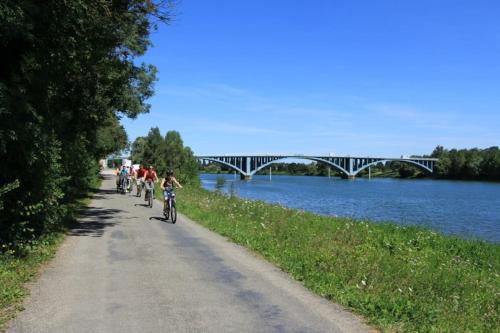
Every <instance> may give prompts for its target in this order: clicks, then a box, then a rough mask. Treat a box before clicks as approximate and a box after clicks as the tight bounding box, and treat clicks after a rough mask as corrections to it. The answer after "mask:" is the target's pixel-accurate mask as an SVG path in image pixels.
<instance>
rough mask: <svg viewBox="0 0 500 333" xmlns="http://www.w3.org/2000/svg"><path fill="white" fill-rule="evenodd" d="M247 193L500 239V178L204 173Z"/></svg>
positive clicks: (209, 184) (209, 182) (206, 179)
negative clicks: (497, 180) (242, 176)
mask: <svg viewBox="0 0 500 333" xmlns="http://www.w3.org/2000/svg"><path fill="white" fill-rule="evenodd" d="M217 177H222V178H224V179H225V183H224V186H223V188H222V190H223V191H225V192H226V193H229V192H231V191H232V192H234V193H235V194H236V195H238V196H239V197H241V198H247V199H257V200H263V201H266V202H269V203H278V204H281V205H284V206H287V207H291V208H299V209H304V210H308V211H311V212H315V213H319V214H323V215H331V216H348V217H353V218H357V219H370V220H373V221H375V222H377V221H389V222H395V223H399V224H416V225H424V226H427V227H430V228H432V229H434V230H438V231H441V232H444V233H447V234H454V235H458V236H461V237H465V238H478V239H483V240H487V241H490V242H495V243H498V242H500V183H488V182H470V181H447V180H432V179H394V178H373V179H371V180H369V179H365V178H357V179H356V180H353V181H352V180H345V179H340V178H334V177H332V178H327V177H309V176H272V180H269V176H254V178H253V179H252V180H251V181H244V180H239V177H238V178H235V176H234V175H232V174H224V175H216V174H201V176H200V178H201V181H202V184H203V187H204V188H206V189H209V190H215V189H216V184H217V181H216V180H217Z"/></svg>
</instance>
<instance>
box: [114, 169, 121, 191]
mask: <svg viewBox="0 0 500 333" xmlns="http://www.w3.org/2000/svg"><path fill="white" fill-rule="evenodd" d="M121 169H122V168H121V167H120V166H119V165H117V166H116V169H115V176H116V189H118V188H119V187H120V185H121V183H120V171H121Z"/></svg>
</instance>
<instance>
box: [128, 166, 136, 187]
mask: <svg viewBox="0 0 500 333" xmlns="http://www.w3.org/2000/svg"><path fill="white" fill-rule="evenodd" d="M127 169H128V174H127V185H128V187H127V190H128V192H130V193H132V191H133V189H134V178H135V169H134V166H133V165H131V166H129V167H128V168H127Z"/></svg>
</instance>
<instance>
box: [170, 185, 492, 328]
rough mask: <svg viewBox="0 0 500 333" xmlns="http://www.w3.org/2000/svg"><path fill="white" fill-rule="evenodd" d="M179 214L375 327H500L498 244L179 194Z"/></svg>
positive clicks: (205, 194) (193, 191)
mask: <svg viewBox="0 0 500 333" xmlns="http://www.w3.org/2000/svg"><path fill="white" fill-rule="evenodd" d="M178 207H179V211H180V212H182V213H183V214H186V215H187V216H189V217H190V218H192V219H194V220H196V221H198V222H199V223H200V224H202V225H204V226H206V227H207V228H209V229H211V230H213V231H216V232H218V233H220V234H222V235H224V236H226V237H228V238H229V239H231V240H232V241H234V242H236V243H238V244H241V245H244V246H246V247H248V248H249V249H251V250H253V251H255V252H256V253H259V254H260V255H262V256H264V257H265V258H266V259H267V260H269V261H270V262H272V263H274V264H276V265H277V266H279V267H280V268H282V269H283V270H284V271H286V272H288V273H290V274H291V275H292V276H293V277H294V278H295V279H297V280H299V281H302V282H303V283H304V285H305V286H306V287H308V288H309V289H311V290H312V291H314V292H315V293H317V294H319V295H321V296H323V297H325V298H327V299H330V300H332V301H334V302H337V303H339V304H342V305H344V306H346V307H348V308H350V309H352V310H353V311H355V312H357V313H359V314H362V315H364V316H365V317H366V318H367V319H368V320H369V322H370V323H371V324H373V325H376V326H377V327H379V328H381V329H382V330H394V331H401V332H410V331H411V332H413V331H441V332H442V331H446V332H454V331H474V332H489V331H494V330H496V329H498V328H499V327H500V315H499V312H498V302H497V300H498V297H499V295H500V279H499V274H500V246H499V245H496V244H489V243H485V242H481V241H475V240H464V239H460V238H455V237H450V236H444V235H441V234H439V233H436V232H434V231H431V230H428V229H424V228H419V227H414V226H398V225H395V224H380V223H377V224H375V223H371V222H369V221H362V220H354V219H349V218H335V217H327V216H321V215H317V214H313V213H307V212H304V211H301V210H296V209H288V208H284V207H282V206H279V205H270V204H266V203H264V202H262V201H250V200H244V199H239V198H237V197H234V196H233V197H230V196H227V195H223V194H220V193H215V192H209V191H207V190H203V189H197V188H187V189H183V190H179V191H178Z"/></svg>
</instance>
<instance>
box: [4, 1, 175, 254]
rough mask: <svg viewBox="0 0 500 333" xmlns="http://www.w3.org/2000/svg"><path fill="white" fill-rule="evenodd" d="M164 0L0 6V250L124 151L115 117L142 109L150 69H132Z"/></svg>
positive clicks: (43, 226) (54, 219)
mask: <svg viewBox="0 0 500 333" xmlns="http://www.w3.org/2000/svg"><path fill="white" fill-rule="evenodd" d="M164 4H165V2H158V3H156V2H153V1H146V0H142V1H141V0H125V1H118V2H116V1H114V2H102V1H101V2H99V1H98V2H93V3H89V2H88V1H84V0H68V1H59V0H48V1H43V2H40V1H34V0H28V1H10V0H7V1H2V2H0V21H1V22H2V24H1V25H0V51H1V52H0V53H1V54H2V62H0V160H1V161H2V163H0V188H1V189H4V188H6V186H8V184H13V183H14V182H16V181H17V182H19V183H18V185H19V186H18V187H16V188H9V191H2V195H1V198H0V200H1V202H2V206H3V208H2V213H1V214H0V244H2V245H7V246H8V247H9V248H20V247H22V246H23V244H26V243H27V242H30V241H33V240H34V239H35V238H36V237H38V236H39V235H40V234H42V233H44V232H46V231H48V230H51V229H52V228H54V227H57V225H58V224H59V223H60V221H61V219H62V217H63V216H64V214H65V206H64V205H65V204H67V203H69V202H72V201H73V200H74V199H75V198H76V197H78V196H79V195H80V194H82V193H84V192H85V191H86V189H87V188H88V187H89V185H90V184H91V183H92V182H93V181H94V180H95V178H96V176H97V160H98V159H99V158H101V157H103V156H105V155H106V154H109V153H112V152H115V151H117V150H120V149H122V148H123V147H124V146H125V145H126V141H127V138H126V134H125V132H124V130H123V128H122V127H121V126H120V125H119V122H118V120H119V118H120V117H123V116H126V117H132V118H134V117H136V116H137V115H138V114H140V113H143V112H147V111H148V110H149V105H148V104H147V103H146V102H145V101H146V99H147V98H149V97H150V96H151V95H152V94H153V82H154V80H155V73H156V69H155V68H154V67H153V66H150V65H146V64H136V62H135V61H134V59H135V58H136V57H138V56H141V55H143V54H144V52H145V51H146V49H147V47H148V46H149V44H150V41H149V32H150V30H151V29H152V28H153V25H152V23H151V20H160V21H168V13H166V12H165V11H166V10H167V9H166V8H167V7H165V6H164Z"/></svg>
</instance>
